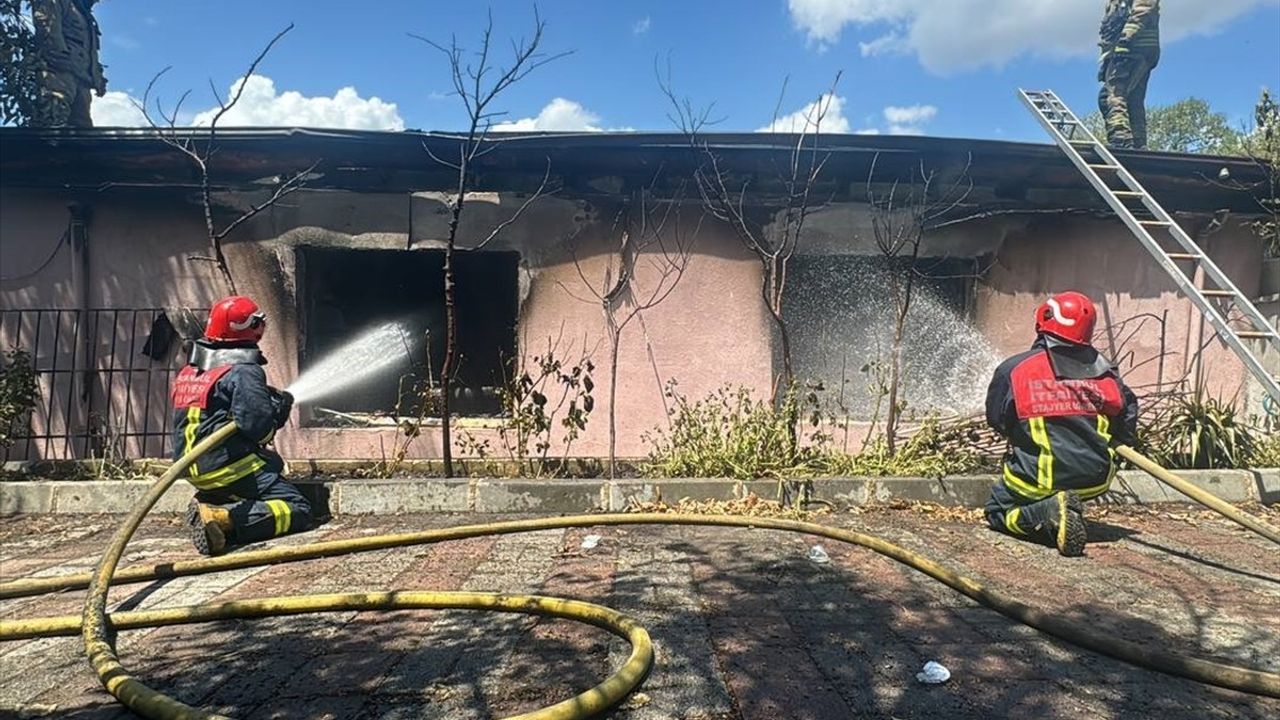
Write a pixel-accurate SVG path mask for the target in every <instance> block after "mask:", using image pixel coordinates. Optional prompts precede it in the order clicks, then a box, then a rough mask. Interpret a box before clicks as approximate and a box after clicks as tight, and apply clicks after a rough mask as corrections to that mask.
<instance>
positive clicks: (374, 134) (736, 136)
mask: <svg viewBox="0 0 1280 720" xmlns="http://www.w3.org/2000/svg"><path fill="white" fill-rule="evenodd" d="M170 132H171V133H172V134H173V136H174V137H177V138H192V139H197V138H202V137H205V136H207V135H208V132H207V130H204V129H203V128H176V129H174V130H172V131H168V130H166V131H164V133H166V134H167V133H170ZM160 135H161V131H157V130H154V129H152V128H125V127H95V128H57V129H50V128H16V127H0V140H8V141H23V140H27V141H44V142H55V143H56V142H59V141H72V142H92V141H94V140H97V141H102V142H107V141H126V140H147V141H153V140H155V139H157V138H158V137H160ZM218 137H219V138H221V139H222V140H223V141H228V142H237V141H240V142H253V141H255V140H258V141H260V140H269V139H273V138H284V137H289V138H303V137H305V138H315V139H330V140H345V141H348V142H367V143H370V144H399V143H404V142H406V141H411V139H412V138H420V139H423V140H426V139H441V140H443V139H452V140H459V139H462V138H463V137H465V135H464V134H461V133H457V132H450V131H440V130H430V131H422V130H404V131H388V130H348V129H339V128H308V127H233V128H221V129H219V130H218ZM699 137H700V139H701V140H702V141H703V142H705V143H707V144H708V145H710V146H711V147H713V148H717V149H741V150H775V151H776V150H783V149H790V148H792V147H795V144H796V142H797V140H798V139H799V136H797V135H794V134H790V133H753V132H729V133H703V134H701V135H700V136H699ZM488 139H489V140H491V141H493V142H495V143H510V144H512V145H525V146H539V145H542V144H545V143H546V142H547V141H548V140H552V141H555V143H556V144H557V145H560V146H561V147H566V146H579V147H591V148H625V147H630V148H646V147H647V148H662V147H665V148H671V147H685V146H687V145H688V144H689V139H688V136H686V135H684V134H683V133H675V132H491V133H489V135H488ZM822 144H823V146H824V147H825V148H827V149H829V150H832V151H839V150H840V149H841V148H850V149H857V150H860V151H866V150H877V149H882V150H896V151H913V150H914V151H923V152H928V151H951V152H956V151H964V150H965V149H972V150H974V151H978V152H983V153H993V154H1004V153H1008V154H1015V155H1039V154H1055V155H1056V154H1057V153H1058V150H1057V148H1056V147H1055V146H1054V145H1052V144H1051V143H1035V142H1024V141H1013V140H990V139H984V138H964V137H939V136H927V135H860V134H851V133H849V134H844V133H842V134H835V133H829V134H824V135H823V136H822ZM1113 152H1116V154H1117V155H1119V156H1126V155H1141V156H1144V157H1148V158H1161V159H1164V160H1176V159H1185V160H1193V161H1196V162H1207V161H1218V162H1223V163H1229V164H1235V163H1252V162H1253V161H1252V160H1250V159H1249V158H1244V157H1233V156H1221V155H1206V154H1197V153H1175V152H1157V151H1141V152H1133V151H1113Z"/></svg>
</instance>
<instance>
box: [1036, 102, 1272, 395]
mask: <svg viewBox="0 0 1280 720" xmlns="http://www.w3.org/2000/svg"><path fill="white" fill-rule="evenodd" d="M1018 95H1019V96H1020V97H1021V99H1022V102H1023V103H1024V104H1025V105H1026V106H1027V107H1028V108H1029V109H1030V110H1031V112H1032V113H1033V114H1034V115H1035V116H1036V119H1037V120H1039V121H1040V124H1041V125H1042V126H1044V129H1045V130H1047V131H1048V132H1049V135H1050V136H1051V137H1052V138H1053V141H1054V142H1056V143H1057V144H1058V147H1059V148H1061V149H1062V151H1063V152H1064V153H1066V154H1067V157H1068V158H1069V159H1070V160H1071V162H1072V164H1074V165H1075V166H1076V169H1077V170H1079V171H1080V173H1081V174H1082V175H1084V176H1085V179H1087V180H1088V181H1089V184H1090V185H1093V188H1094V189H1095V190H1097V191H1098V194H1099V195H1101V196H1102V199H1103V200H1106V201H1107V204H1108V205H1110V206H1111V209H1112V210H1114V211H1115V212H1116V214H1117V215H1119V216H1120V219H1121V220H1123V221H1124V224H1125V225H1127V226H1128V227H1129V230H1130V231H1131V232H1132V233H1133V234H1134V235H1135V236H1137V238H1138V240H1140V241H1141V242H1142V245H1143V247H1145V248H1146V249H1147V251H1148V252H1150V253H1151V255H1152V257H1154V258H1155V259H1156V262H1157V263H1159V265H1160V267H1161V268H1163V269H1164V271H1165V272H1167V273H1168V274H1169V277H1171V278H1173V281H1174V282H1175V283H1177V285H1178V289H1179V290H1181V291H1182V293H1183V294H1184V295H1186V296H1187V297H1188V298H1189V299H1190V300H1191V302H1193V303H1195V305H1196V307H1198V308H1200V312H1202V313H1204V317H1205V318H1206V319H1207V320H1208V321H1209V324H1210V325H1212V326H1213V329H1214V330H1215V331H1216V332H1217V333H1218V337H1220V338H1222V341H1223V342H1225V343H1226V344H1227V346H1228V347H1230V348H1231V349H1232V351H1234V352H1235V354H1236V356H1237V357H1239V358H1240V360H1241V362H1243V363H1244V365H1245V368H1246V369H1248V370H1249V373H1250V374H1252V375H1253V376H1254V378H1256V379H1257V380H1258V382H1259V383H1260V384H1261V385H1262V389H1263V390H1264V391H1265V392H1266V393H1267V395H1269V396H1270V397H1271V398H1272V400H1273V401H1275V402H1278V403H1280V378H1278V377H1276V376H1273V375H1271V373H1269V372H1267V369H1266V368H1265V367H1263V365H1262V361H1261V360H1260V359H1259V358H1258V356H1257V355H1255V354H1254V353H1253V352H1252V351H1251V350H1250V349H1249V346H1248V344H1247V342H1248V341H1254V342H1258V341H1261V342H1262V343H1263V344H1264V347H1265V344H1267V343H1269V344H1270V345H1271V346H1272V347H1274V348H1275V349H1276V350H1280V332H1277V330H1276V328H1275V327H1273V326H1272V325H1271V324H1270V323H1268V322H1267V319H1266V318H1265V317H1263V315H1262V313H1260V312H1258V309H1257V308H1256V307H1254V305H1253V303H1252V302H1249V298H1248V297H1246V296H1245V295H1244V293H1242V292H1240V289H1239V288H1237V287H1236V286H1235V284H1234V283H1232V282H1231V279H1230V278H1228V277H1227V276H1226V275H1225V274H1224V273H1223V272H1222V270H1220V269H1218V266H1217V264H1215V263H1214V262H1213V260H1211V259H1210V258H1209V256H1208V255H1207V254H1206V253H1205V252H1204V250H1202V249H1201V248H1200V246H1199V245H1197V244H1196V241H1195V240H1193V239H1191V236H1189V235H1187V233H1186V231H1184V230H1183V229H1182V228H1181V227H1179V226H1178V223H1177V222H1175V221H1174V219H1173V217H1172V216H1170V215H1169V213H1168V212H1166V211H1165V209H1164V208H1163V207H1161V206H1160V204H1159V203H1157V202H1156V201H1155V198H1153V197H1152V196H1151V194H1150V193H1148V192H1147V191H1146V189H1144V188H1143V187H1142V185H1141V183H1139V182H1138V180H1137V178H1135V177H1134V176H1133V175H1132V174H1131V173H1130V172H1129V171H1128V170H1126V169H1124V167H1123V166H1122V165H1121V164H1120V161H1118V160H1116V158H1115V156H1114V155H1112V154H1111V151H1110V150H1108V149H1107V147H1106V146H1105V145H1103V144H1102V143H1101V142H1098V139H1097V138H1095V137H1094V136H1093V133H1091V132H1089V129H1088V128H1086V127H1085V126H1084V124H1083V123H1081V122H1080V119H1079V118H1077V117H1076V116H1075V113H1073V112H1071V109H1070V108H1068V107H1067V106H1066V103H1064V102H1062V100H1061V99H1059V98H1058V96H1057V94H1055V93H1054V92H1053V91H1052V90H1045V91H1043V92H1036V91H1029V90H1018ZM1085 153H1090V154H1091V155H1092V157H1091V158H1086V157H1085ZM1104 176H1105V177H1104ZM1115 185H1120V186H1122V187H1115ZM1139 206H1140V207H1139ZM1139 212H1140V213H1142V214H1143V217H1138V215H1137V214H1135V213H1139ZM1152 232H1158V233H1160V234H1161V235H1164V236H1165V237H1166V239H1167V238H1171V239H1172V240H1173V242H1174V243H1176V245H1177V247H1175V248H1173V249H1172V250H1170V249H1166V247H1165V245H1164V244H1163V243H1162V241H1161V240H1159V239H1157V238H1156V236H1154V235H1152ZM1179 263H1183V265H1179ZM1184 268H1186V269H1185V270H1184ZM1197 269H1199V270H1200V271H1201V276H1202V284H1203V285H1204V286H1205V287H1197V286H1196V281H1195V279H1194V278H1195V275H1196V270H1197ZM1233 307H1234V308H1235V310H1236V311H1237V313H1238V315H1237V317H1233V318H1232V320H1231V321H1228V319H1227V317H1228V314H1229V313H1230V311H1231V310H1232V308H1233ZM1232 321H1234V322H1237V323H1239V324H1240V325H1241V326H1245V327H1246V328H1247V329H1236V328H1234V327H1232V325H1231V322H1232Z"/></svg>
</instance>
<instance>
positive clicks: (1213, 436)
mask: <svg viewBox="0 0 1280 720" xmlns="http://www.w3.org/2000/svg"><path fill="white" fill-rule="evenodd" d="M1255 434H1256V431H1255V430H1254V429H1253V428H1251V427H1250V426H1249V425H1248V424H1246V423H1245V422H1244V421H1243V420H1242V419H1241V418H1239V417H1238V416H1237V414H1236V409H1235V407H1234V406H1233V405H1232V404H1231V403H1229V402H1224V401H1222V400H1219V399H1217V398H1214V397H1209V396H1208V395H1206V394H1205V393H1203V392H1200V391H1197V392H1194V393H1191V394H1189V395H1181V396H1178V397H1175V398H1174V399H1173V400H1172V401H1171V402H1170V403H1169V404H1168V407H1166V408H1164V409H1163V410H1162V411H1161V412H1159V413H1157V414H1155V415H1154V416H1153V417H1152V419H1151V420H1150V422H1149V423H1148V424H1147V426H1146V427H1145V428H1144V429H1143V430H1142V432H1141V433H1140V438H1139V439H1140V444H1141V445H1143V446H1144V447H1145V448H1146V451H1147V454H1148V455H1150V456H1151V459H1152V460H1154V461H1156V462H1157V463H1159V464H1161V465H1163V466H1165V467H1168V468H1172V469H1188V470H1189V469H1214V468H1219V469H1226V468H1246V467H1249V466H1250V464H1251V462H1253V460H1254V451H1255V445H1256V444H1257V439H1256V438H1255Z"/></svg>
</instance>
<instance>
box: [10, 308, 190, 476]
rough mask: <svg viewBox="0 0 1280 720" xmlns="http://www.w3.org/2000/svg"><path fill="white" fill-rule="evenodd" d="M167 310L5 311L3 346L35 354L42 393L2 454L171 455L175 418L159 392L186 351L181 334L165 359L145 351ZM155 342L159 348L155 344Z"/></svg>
mask: <svg viewBox="0 0 1280 720" xmlns="http://www.w3.org/2000/svg"><path fill="white" fill-rule="evenodd" d="M163 313H164V310H162V309H160V308H102V309H91V310H74V309H65V308H23V309H0V346H3V347H4V349H6V350H7V349H9V348H10V347H16V348H20V349H23V350H26V351H27V352H28V353H29V354H30V355H31V359H32V368H33V370H34V371H35V374H36V379H37V383H38V387H39V390H40V394H41V397H40V399H39V400H38V401H37V404H36V407H35V408H34V409H33V411H32V412H31V414H30V417H29V418H27V419H26V422H25V423H19V424H18V425H19V426H18V427H17V428H15V433H14V442H13V443H12V444H11V445H10V446H9V447H8V448H7V449H4V450H0V456H2V457H3V459H5V460H10V459H13V460H26V459H63V458H89V457H98V456H102V455H104V454H106V453H111V452H115V453H123V454H125V455H128V456H133V457H138V456H163V455H164V454H166V453H167V452H168V450H169V442H170V433H169V427H168V425H169V416H168V413H167V412H164V409H167V403H163V402H162V399H161V397H160V395H159V392H160V391H161V390H163V391H164V395H165V397H167V396H168V394H169V388H170V383H171V382H172V378H173V377H174V375H175V374H176V372H177V370H178V369H179V367H181V364H182V363H183V362H185V354H184V353H183V351H182V346H181V341H180V339H178V338H176V337H175V338H174V340H173V343H172V345H171V346H170V348H169V349H168V352H167V353H166V355H165V357H164V358H163V359H159V360H157V359H153V358H152V357H150V356H149V355H146V354H143V353H142V352H141V350H142V349H143V344H144V340H145V339H146V337H145V336H148V335H149V334H150V333H151V331H152V330H153V329H155V328H156V323H157V321H158V320H159V319H160V318H161V316H162V315H163ZM46 324H52V326H53V327H52V328H51V329H48V328H46V327H45V325H46ZM108 325H109V328H108ZM64 326H65V327H64ZM50 340H52V342H50ZM150 347H151V348H152V349H153V350H154V348H155V345H154V344H153V345H151V346H150ZM126 352H127V354H126ZM117 376H118V377H117ZM153 395H154V396H155V397H153ZM162 408H163V409H162Z"/></svg>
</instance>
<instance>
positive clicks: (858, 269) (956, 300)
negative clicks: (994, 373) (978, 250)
mask: <svg viewBox="0 0 1280 720" xmlns="http://www.w3.org/2000/svg"><path fill="white" fill-rule="evenodd" d="M978 272H979V261H978V260H976V259H973V258H920V259H919V260H917V261H916V262H915V265H914V267H911V264H910V260H909V259H906V258H895V259H892V260H890V259H888V258H885V257H883V256H874V255H870V256H868V255H797V256H795V257H793V258H792V259H791V262H790V264H789V267H788V269H787V286H786V292H785V293H784V296H783V314H784V317H786V318H787V323H788V329H789V332H790V337H791V349H792V362H793V367H794V369H795V374H796V379H797V380H798V381H800V382H801V383H806V384H808V385H810V386H814V387H821V388H823V390H824V391H825V394H826V395H827V396H829V397H830V398H831V400H832V401H833V403H834V402H835V401H836V400H837V399H838V400H839V402H838V404H839V405H840V406H841V408H842V411H843V412H845V413H847V414H848V416H849V417H850V418H851V419H869V418H870V417H872V416H873V415H874V414H875V412H876V408H877V407H878V402H879V407H880V412H881V413H883V401H884V398H883V390H882V389H878V388H880V387H881V383H883V381H885V379H886V370H885V369H886V368H887V363H888V362H889V361H890V358H891V354H892V353H891V349H892V344H893V331H894V326H895V310H896V304H895V302H894V299H893V292H892V289H891V288H892V283H893V281H894V280H895V278H896V279H897V280H898V281H900V282H901V281H903V280H905V279H906V277H907V275H908V274H910V275H911V276H913V279H914V288H913V290H912V293H911V295H912V298H911V306H910V310H909V311H908V316H907V317H908V320H907V323H906V327H905V333H904V337H903V352H902V355H903V364H904V368H903V372H904V376H903V381H904V388H903V392H902V396H903V397H904V398H905V400H906V402H907V403H908V409H909V411H910V413H915V412H916V411H919V412H921V413H927V412H930V411H939V412H957V411H968V410H970V409H972V408H971V406H972V405H973V404H974V402H975V400H981V396H982V392H983V391H984V390H985V387H986V382H987V380H989V379H990V369H989V368H988V367H987V366H988V365H989V364H991V360H992V358H996V357H997V356H996V355H995V354H994V352H993V351H992V350H991V348H990V346H989V345H988V344H987V343H986V341H985V340H984V339H983V338H982V336H981V334H980V333H978V331H977V330H976V329H975V328H973V327H972V325H971V322H970V319H969V316H970V308H971V305H972V303H971V297H972V295H973V287H974V278H975V277H976V276H977V274H978Z"/></svg>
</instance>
